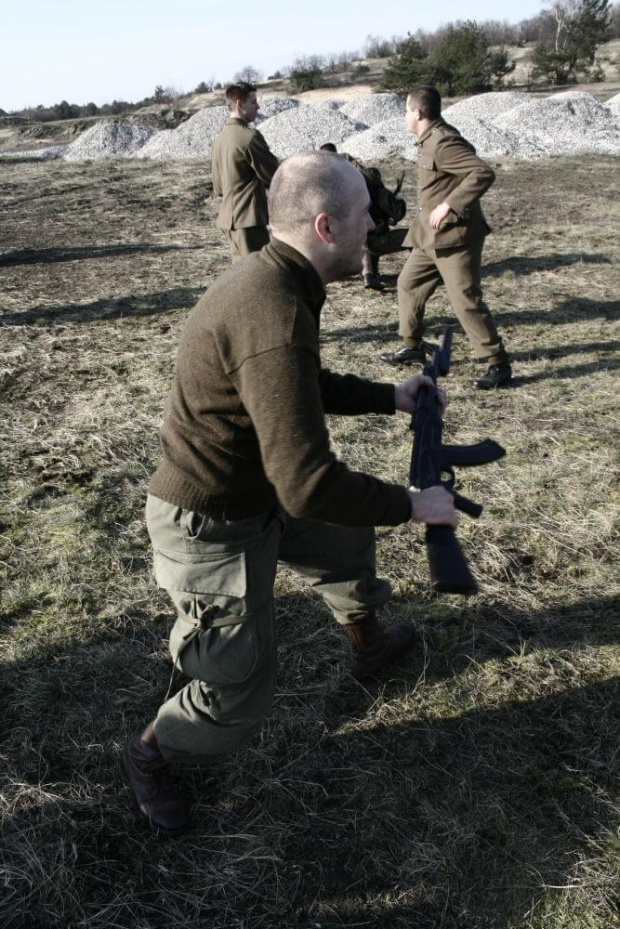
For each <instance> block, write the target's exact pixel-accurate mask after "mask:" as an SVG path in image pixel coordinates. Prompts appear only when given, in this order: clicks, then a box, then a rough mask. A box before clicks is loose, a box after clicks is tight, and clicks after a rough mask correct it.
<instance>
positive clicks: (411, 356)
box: [379, 344, 426, 365]
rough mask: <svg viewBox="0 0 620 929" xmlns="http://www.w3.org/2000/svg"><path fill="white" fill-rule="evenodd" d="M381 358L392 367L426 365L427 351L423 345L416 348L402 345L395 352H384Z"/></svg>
mask: <svg viewBox="0 0 620 929" xmlns="http://www.w3.org/2000/svg"><path fill="white" fill-rule="evenodd" d="M379 358H380V359H381V361H387V363H388V364H390V365H425V364H426V351H425V349H424V345H423V344H422V345H417V346H416V347H415V348H414V347H413V346H411V345H402V346H401V347H400V348H397V349H396V351H395V352H382V353H381V355H379Z"/></svg>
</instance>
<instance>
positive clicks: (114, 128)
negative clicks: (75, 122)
mask: <svg viewBox="0 0 620 929" xmlns="http://www.w3.org/2000/svg"><path fill="white" fill-rule="evenodd" d="M156 132H157V130H156V129H147V128H146V127H144V126H135V125H129V124H127V123H118V122H105V123H96V124H95V125H94V126H91V127H90V129H87V130H86V132H83V133H82V135H81V136H79V137H78V138H77V139H76V140H75V142H72V143H71V145H68V146H67V148H66V150H65V152H64V156H63V157H64V159H65V161H90V160H91V159H92V160H96V159H99V158H118V157H125V158H126V157H127V156H129V155H133V154H134V152H136V151H138V149H140V148H142V146H143V145H144V144H145V143H146V142H148V140H149V139H150V138H151V136H153V135H155V133H156Z"/></svg>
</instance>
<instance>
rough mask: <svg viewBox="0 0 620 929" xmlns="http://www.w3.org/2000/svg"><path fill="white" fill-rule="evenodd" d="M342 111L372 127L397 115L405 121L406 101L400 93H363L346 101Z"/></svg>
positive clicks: (350, 117)
mask: <svg viewBox="0 0 620 929" xmlns="http://www.w3.org/2000/svg"><path fill="white" fill-rule="evenodd" d="M340 112H341V113H344V115H345V116H348V117H349V119H354V120H356V121H357V122H360V123H366V125H367V126H371V127H372V126H375V125H376V124H377V123H383V122H385V121H386V120H388V119H393V118H395V117H400V119H401V120H403V121H404V117H405V101H404V100H403V99H402V97H399V96H398V94H363V95H362V96H360V97H355V98H354V99H353V100H349V101H348V102H347V103H345V104H344V105H343V106H342V107H341V109H340Z"/></svg>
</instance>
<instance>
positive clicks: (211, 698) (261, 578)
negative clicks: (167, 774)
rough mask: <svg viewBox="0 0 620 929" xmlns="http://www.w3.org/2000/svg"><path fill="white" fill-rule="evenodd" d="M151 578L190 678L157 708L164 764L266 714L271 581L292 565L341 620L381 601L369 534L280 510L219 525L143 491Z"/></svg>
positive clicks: (243, 732)
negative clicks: (172, 617)
mask: <svg viewBox="0 0 620 929" xmlns="http://www.w3.org/2000/svg"><path fill="white" fill-rule="evenodd" d="M146 519H147V527H148V530H149V535H150V536H151V541H152V543H153V550H154V574H155V579H156V580H157V583H158V585H159V586H160V587H163V588H165V589H166V590H167V591H168V593H169V594H170V596H171V597H172V600H173V602H174V604H175V606H176V609H177V616H178V618H177V621H176V623H175V625H174V626H173V628H172V631H171V634H170V652H171V655H172V659H173V661H174V663H175V666H176V667H177V668H178V669H179V670H180V671H182V672H183V673H184V674H186V675H187V676H188V677H190V678H192V680H191V681H190V682H189V683H188V684H186V685H185V686H184V687H183V688H182V689H181V690H180V691H179V692H178V693H176V694H174V695H173V696H172V697H171V698H170V699H168V700H166V701H165V703H164V704H163V705H162V706H161V707H160V709H159V712H158V714H157V718H156V720H155V735H156V737H157V742H158V745H159V747H160V749H161V752H162V754H163V755H164V757H165V758H166V759H167V760H168V761H193V762H201V761H205V760H207V759H209V758H210V757H212V756H213V755H219V754H222V753H225V752H233V751H235V750H236V749H238V748H240V747H241V746H242V745H243V744H245V743H246V742H247V741H248V740H249V739H250V738H251V736H252V735H253V734H254V733H255V732H256V730H257V729H258V728H259V726H260V725H261V722H262V721H263V719H264V718H265V716H266V714H267V713H268V712H269V709H270V707H271V703H272V700H273V694H274V690H275V684H276V636H275V623H274V608H273V585H274V581H275V576H276V568H277V564H278V562H283V563H286V564H288V565H290V566H291V567H292V568H293V569H294V570H295V571H296V572H297V573H299V574H301V575H303V576H304V577H305V578H307V579H308V581H309V583H310V584H312V585H313V586H314V587H316V588H317V589H318V590H319V591H320V593H321V594H322V596H323V597H324V598H325V601H326V602H327V604H328V606H329V607H330V609H331V611H332V613H333V614H334V616H335V618H336V620H337V621H338V622H339V623H342V624H347V623H352V622H357V621H358V620H360V619H362V618H363V617H364V616H366V615H367V614H368V612H369V611H371V610H374V609H376V608H378V607H379V606H381V605H382V604H384V603H386V602H387V600H388V599H389V597H390V585H389V584H388V582H387V581H384V580H380V579H379V578H377V576H376V573H375V534H374V529H372V528H364V529H359V528H356V529H352V528H349V527H346V526H334V525H328V524H326V523H321V522H315V521H313V520H307V519H293V518H292V517H290V516H287V515H286V514H285V513H284V511H283V510H281V509H279V508H277V509H274V510H273V511H271V512H269V513H265V514H263V515H262V516H258V517H252V518H250V519H237V520H216V519H212V518H211V517H208V516H204V515H201V514H200V513H196V512H193V511H189V510H184V509H181V508H179V507H176V506H173V505H172V504H170V503H165V502H164V501H163V500H160V499H158V498H157V497H153V496H149V498H148V501H147V507H146Z"/></svg>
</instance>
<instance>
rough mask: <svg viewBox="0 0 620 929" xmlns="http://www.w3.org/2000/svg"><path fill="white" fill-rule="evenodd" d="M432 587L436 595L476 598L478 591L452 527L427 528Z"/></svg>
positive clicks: (427, 551) (427, 550)
mask: <svg viewBox="0 0 620 929" xmlns="http://www.w3.org/2000/svg"><path fill="white" fill-rule="evenodd" d="M426 553H427V556H428V567H429V570H430V575H431V585H432V587H433V590H435V591H437V593H446V594H474V593H476V591H477V590H478V585H477V583H476V579H475V577H474V576H473V574H472V573H471V571H470V568H469V565H468V563H467V559H466V558H465V555H464V554H463V549H462V548H461V546H460V544H459V540H458V539H457V537H456V533H455V531H454V529H453V528H452V526H427V527H426Z"/></svg>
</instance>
